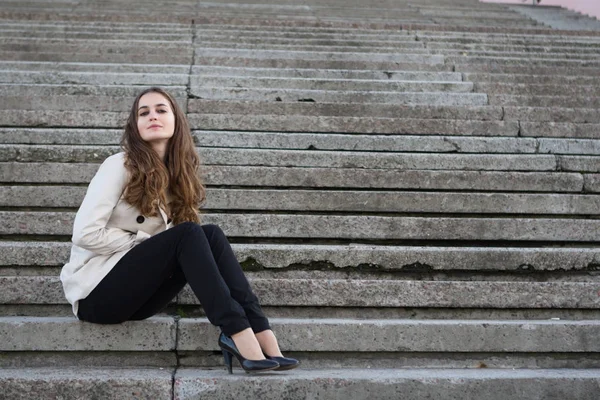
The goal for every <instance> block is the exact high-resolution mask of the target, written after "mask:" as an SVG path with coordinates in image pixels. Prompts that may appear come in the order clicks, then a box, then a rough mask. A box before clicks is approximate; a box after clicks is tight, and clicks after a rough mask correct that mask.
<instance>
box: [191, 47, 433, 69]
mask: <svg viewBox="0 0 600 400" xmlns="http://www.w3.org/2000/svg"><path fill="white" fill-rule="evenodd" d="M194 57H195V61H196V64H201V63H200V62H199V61H200V60H201V59H202V58H205V57H212V58H218V57H230V58H231V57H236V58H248V59H257V60H270V59H283V60H315V61H363V62H365V61H369V62H374V61H379V62H398V63H412V64H426V65H427V64H429V65H436V64H443V63H444V57H443V56H440V55H421V54H405V53H400V54H398V53H396V54H386V53H376V52H373V53H364V54H352V53H350V54H347V53H340V52H329V51H320V52H318V51H291V50H245V49H218V48H214V49H202V48H197V49H196V51H195V54H194Z"/></svg>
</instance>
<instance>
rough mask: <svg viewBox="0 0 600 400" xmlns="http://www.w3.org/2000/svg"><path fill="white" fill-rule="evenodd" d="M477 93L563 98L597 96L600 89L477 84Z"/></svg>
mask: <svg viewBox="0 0 600 400" xmlns="http://www.w3.org/2000/svg"><path fill="white" fill-rule="evenodd" d="M474 91H475V92H480V93H487V94H490V95H491V94H509V95H526V96H553V95H555V94H557V93H560V95H561V96H597V95H598V94H599V93H600V87H598V86H597V84H596V86H592V85H574V84H561V85H542V84H535V83H504V82H503V83H499V82H494V83H476V84H475V88H474Z"/></svg>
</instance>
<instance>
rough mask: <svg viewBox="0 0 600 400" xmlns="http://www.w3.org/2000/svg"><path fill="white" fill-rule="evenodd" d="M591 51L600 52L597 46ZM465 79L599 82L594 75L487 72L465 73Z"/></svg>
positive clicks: (547, 83) (535, 82)
mask: <svg viewBox="0 0 600 400" xmlns="http://www.w3.org/2000/svg"><path fill="white" fill-rule="evenodd" d="M586 51H590V52H598V49H596V48H590V49H589V50H586ZM463 77H464V80H465V81H471V82H505V83H510V82H512V83H533V84H546V85H552V84H565V83H569V84H574V85H588V84H589V85H593V84H596V83H597V82H598V79H597V78H594V77H593V76H563V75H529V74H501V73H498V74H486V73H465V74H463Z"/></svg>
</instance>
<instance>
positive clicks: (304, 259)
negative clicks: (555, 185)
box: [0, 240, 600, 279]
mask: <svg viewBox="0 0 600 400" xmlns="http://www.w3.org/2000/svg"><path fill="white" fill-rule="evenodd" d="M232 248H233V250H234V252H235V254H236V257H237V259H238V260H239V261H240V263H241V264H242V265H243V266H246V267H248V268H247V269H253V270H257V271H258V270H263V271H270V270H274V273H278V274H283V272H284V271H287V270H292V271H294V270H295V269H296V268H304V269H306V270H307V271H309V272H308V273H309V274H315V271H316V269H320V268H322V267H323V265H326V266H328V267H330V268H329V269H328V271H330V272H331V271H334V270H338V271H340V273H342V272H343V271H345V270H346V269H350V270H352V271H354V270H355V269H356V268H360V267H361V266H362V267H363V270H370V269H371V270H376V271H380V272H400V273H403V272H406V273H411V272H421V273H427V272H436V271H437V272H442V271H447V272H449V273H450V272H452V271H472V272H473V273H475V272H481V273H494V272H506V273H511V272H516V273H519V272H522V271H525V270H526V271H529V272H530V273H531V274H534V273H544V272H553V271H565V273H571V274H573V276H574V277H576V278H577V279H583V278H582V275H581V274H577V273H578V272H590V271H595V270H597V269H598V265H599V264H600V249H598V248H597V247H565V246H562V247H489V246H488V247H435V246H382V245H361V244H350V245H317V244H255V243H232ZM0 249H2V251H0V268H1V269H2V270H3V271H5V272H4V275H7V274H8V271H10V269H11V268H12V267H14V266H16V269H15V273H14V275H17V274H19V276H26V274H27V273H28V272H27V271H30V270H31V271H32V272H30V273H29V275H31V274H42V275H44V274H48V272H47V271H48V269H49V268H50V267H54V266H59V267H62V265H63V264H64V263H65V261H66V260H68V259H69V254H70V251H71V243H70V242H48V241H29V242H25V241H19V242H12V241H6V240H4V241H0ZM36 267H46V268H43V269H41V268H38V269H36ZM17 271H18V272H17ZM333 273H334V272H331V274H333ZM505 276H506V275H505Z"/></svg>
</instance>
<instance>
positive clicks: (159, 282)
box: [77, 222, 270, 336]
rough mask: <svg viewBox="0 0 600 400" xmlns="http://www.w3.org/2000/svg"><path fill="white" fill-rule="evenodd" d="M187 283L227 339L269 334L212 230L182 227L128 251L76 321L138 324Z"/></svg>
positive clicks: (223, 243) (193, 225) (191, 225)
mask: <svg viewBox="0 0 600 400" xmlns="http://www.w3.org/2000/svg"><path fill="white" fill-rule="evenodd" d="M186 283H189V285H190V287H191V288H192V291H193V292H194V294H195V295H196V297H198V300H199V301H200V303H201V304H202V306H203V307H204V311H205V312H206V316H207V317H208V320H209V321H210V322H211V323H212V324H214V325H217V326H219V327H220V328H221V330H222V331H223V333H225V334H226V335H228V336H231V335H232V334H234V333H237V332H240V331H242V330H244V329H246V328H252V330H253V331H254V332H255V333H258V332H261V331H264V330H266V329H270V326H269V321H268V320H267V318H266V317H265V315H264V314H263V312H262V310H261V308H260V304H259V302H258V298H257V297H256V295H255V294H254V293H253V292H252V289H251V288H250V285H249V283H248V280H247V279H246V277H245V276H244V272H243V271H242V268H241V266H240V264H239V263H238V261H237V259H236V257H235V255H234V253H233V250H232V249H231V246H230V244H229V241H228V240H227V238H226V237H225V234H224V233H223V231H222V230H221V228H219V227H218V226H217V225H199V224H196V223H193V222H184V223H182V224H179V225H176V226H175V227H173V228H171V229H167V230H166V231H164V232H161V233H159V234H157V235H154V236H152V237H151V238H148V239H146V240H145V241H143V242H141V243H140V244H138V245H136V246H135V247H134V248H133V249H131V250H129V252H127V254H125V256H123V258H121V260H119V262H118V263H117V264H116V265H115V266H114V267H113V269H112V270H111V271H110V272H109V273H108V275H106V277H105V278H104V279H103V280H102V281H101V282H100V283H99V284H98V286H97V287H96V288H94V290H93V291H92V292H91V293H90V294H89V296H88V297H86V298H85V299H83V300H80V301H79V311H78V314H77V315H78V317H79V319H81V320H84V321H88V322H94V323H99V324H118V323H121V322H124V321H130V320H142V319H146V318H149V317H151V316H152V315H154V314H156V313H158V312H159V311H161V310H162V309H164V308H165V307H166V306H167V304H168V303H169V302H170V301H171V300H172V299H173V298H175V296H177V294H178V293H179V292H180V291H181V289H182V288H183V287H184V286H185V284H186Z"/></svg>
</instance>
